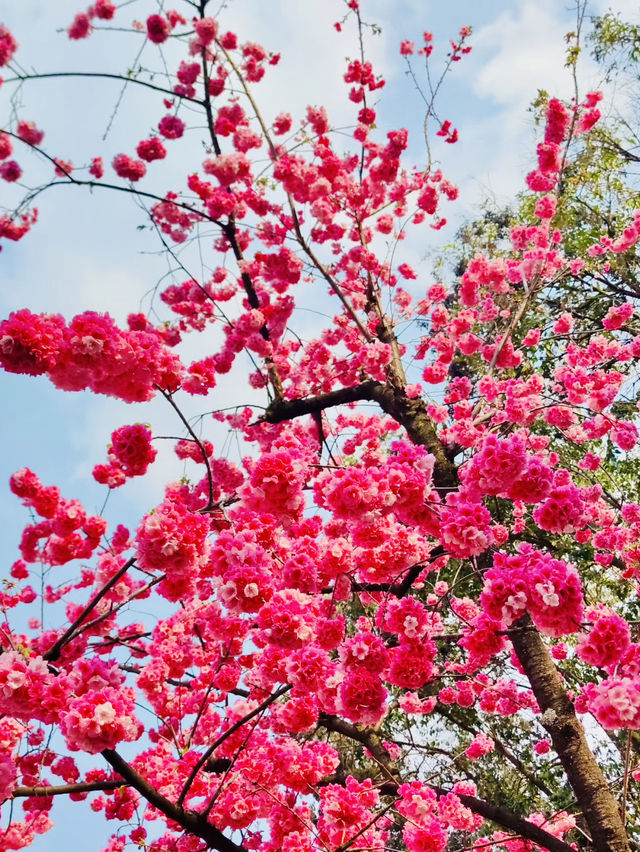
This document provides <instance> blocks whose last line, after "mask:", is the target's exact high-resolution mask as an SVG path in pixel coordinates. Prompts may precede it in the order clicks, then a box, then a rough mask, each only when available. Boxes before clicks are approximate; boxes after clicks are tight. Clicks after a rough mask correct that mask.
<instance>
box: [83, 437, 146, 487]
mask: <svg viewBox="0 0 640 852" xmlns="http://www.w3.org/2000/svg"><path fill="white" fill-rule="evenodd" d="M108 455H109V464H99V465H96V466H95V467H94V469H93V478H94V479H95V480H96V482H100V483H101V484H103V485H108V486H109V488H117V487H118V486H120V485H124V483H125V482H126V480H127V478H129V477H132V476H144V474H145V473H146V472H147V469H148V467H149V465H150V464H151V463H152V462H153V461H154V460H155V457H156V455H157V452H156V450H155V449H154V447H153V446H152V445H151V430H150V429H149V428H148V427H147V426H145V425H144V424H142V423H134V424H133V425H132V426H120V428H119V429H116V430H115V432H112V433H111V446H110V447H109V450H108Z"/></svg>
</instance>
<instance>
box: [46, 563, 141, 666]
mask: <svg viewBox="0 0 640 852" xmlns="http://www.w3.org/2000/svg"><path fill="white" fill-rule="evenodd" d="M135 561H136V560H135V557H132V558H131V559H128V560H127V561H126V562H125V563H124V565H123V566H122V567H121V568H119V569H118V570H117V571H116V573H115V574H114V575H113V577H111V578H110V579H109V580H107V582H106V583H105V584H104V586H103V587H102V588H101V589H100V590H99V591H98V592H96V594H95V595H94V596H93V597H92V598H91V600H90V601H89V603H88V604H87V605H86V606H85V608H84V609H83V610H82V612H81V613H80V615H79V616H78V617H77V618H76V620H75V621H74V622H73V624H71V625H70V626H69V627H68V628H67V629H66V630H65V632H64V633H63V634H62V636H61V637H60V638H59V639H57V640H56V641H55V642H54V644H53V645H52V646H51V647H50V648H49V650H48V651H47V652H46V654H43V655H42V657H43V659H44V660H46V661H47V662H48V663H54V662H55V661H56V660H57V659H58V657H59V656H60V652H61V651H62V649H63V648H64V646H65V645H66V643H67V642H68V641H69V640H70V639H72V638H73V636H74V634H75V632H76V630H77V629H78V627H80V626H81V625H82V622H83V621H84V620H85V618H86V617H87V616H88V615H89V613H90V612H91V610H92V609H93V608H94V607H95V606H96V605H97V604H98V603H99V602H100V601H101V600H102V598H103V597H104V596H105V595H106V594H107V592H108V591H109V590H110V589H112V588H113V587H114V586H115V585H116V583H118V582H119V581H120V580H121V579H122V577H124V575H125V574H126V573H127V571H128V570H129V568H131V566H132V565H133V563H134V562H135Z"/></svg>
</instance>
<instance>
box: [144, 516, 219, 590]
mask: <svg viewBox="0 0 640 852" xmlns="http://www.w3.org/2000/svg"><path fill="white" fill-rule="evenodd" d="M209 529H210V525H209V522H208V520H207V518H206V517H204V516H203V515H198V514H196V513H194V512H191V511H189V509H188V508H186V507H185V506H184V505H183V504H181V503H180V502H173V501H170V500H166V501H165V502H164V503H161V504H160V506H158V507H157V508H156V509H155V511H154V512H152V513H151V514H149V515H146V517H145V518H144V519H143V521H142V523H141V524H140V526H139V528H138V530H137V533H136V552H137V559H138V563H139V565H140V567H141V568H143V569H144V570H146V571H152V572H153V573H156V572H158V571H160V572H163V573H164V574H165V579H164V580H163V581H162V582H161V583H160V585H159V587H158V591H159V592H160V594H162V595H163V596H164V597H166V598H167V599H168V600H170V601H177V600H180V598H182V597H184V596H185V595H186V594H188V593H189V592H190V591H191V590H192V589H193V587H194V583H195V580H196V578H197V576H198V572H199V569H200V568H201V567H203V565H204V564H205V562H206V561H207V558H208V555H209V541H208V539H207V535H208V533H209Z"/></svg>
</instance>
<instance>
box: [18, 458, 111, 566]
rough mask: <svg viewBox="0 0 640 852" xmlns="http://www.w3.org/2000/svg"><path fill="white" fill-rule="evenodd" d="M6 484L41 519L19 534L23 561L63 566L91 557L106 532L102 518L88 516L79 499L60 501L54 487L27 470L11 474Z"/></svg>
mask: <svg viewBox="0 0 640 852" xmlns="http://www.w3.org/2000/svg"><path fill="white" fill-rule="evenodd" d="M9 484H10V487H11V490H12V491H13V493H14V494H15V495H16V496H17V497H20V499H21V500H22V501H23V503H24V504H25V505H26V506H29V507H30V508H32V509H33V510H34V511H35V512H36V513H37V514H38V515H40V516H41V517H42V518H43V520H41V521H39V522H38V523H35V524H30V525H28V526H26V527H25V529H24V531H23V533H22V540H21V542H20V552H21V555H22V558H23V559H24V560H25V561H26V562H42V563H44V564H48V565H64V564H65V563H67V562H70V561H71V560H73V559H89V558H90V557H91V556H93V554H94V552H95V550H96V549H97V548H98V546H99V545H100V543H101V539H102V536H103V535H104V533H105V532H106V529H107V524H106V521H105V520H104V519H103V518H101V517H100V516H98V515H87V513H86V512H85V510H84V509H83V507H82V505H81V504H80V503H79V502H78V500H64V499H62V497H61V496H60V491H59V489H58V488H57V487H56V486H44V485H43V484H42V483H41V482H40V479H39V478H38V476H37V475H36V474H35V473H33V471H31V470H29V469H28V468H22V469H21V470H19V471H17V472H16V473H14V474H13V476H12V477H11V480H10V483H9ZM40 542H43V543H42V544H40ZM39 545H40V546H39Z"/></svg>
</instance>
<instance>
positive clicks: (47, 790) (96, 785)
mask: <svg viewBox="0 0 640 852" xmlns="http://www.w3.org/2000/svg"><path fill="white" fill-rule="evenodd" d="M127 786H128V784H127V782H126V781H125V780H124V779H121V780H119V781H78V783H77V784H57V785H55V786H51V787H16V788H15V790H14V791H13V793H12V794H11V795H12V796H13V798H14V799H24V798H28V797H30V796H68V795H71V794H75V793H94V792H96V791H101V792H103V793H106V792H108V791H109V790H118V789H120V787H127Z"/></svg>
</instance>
